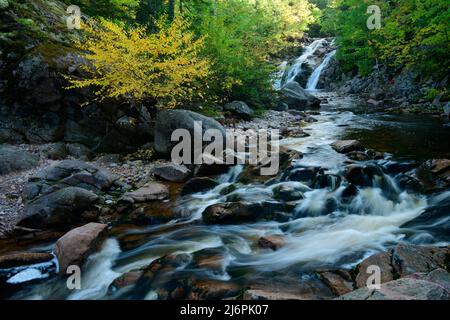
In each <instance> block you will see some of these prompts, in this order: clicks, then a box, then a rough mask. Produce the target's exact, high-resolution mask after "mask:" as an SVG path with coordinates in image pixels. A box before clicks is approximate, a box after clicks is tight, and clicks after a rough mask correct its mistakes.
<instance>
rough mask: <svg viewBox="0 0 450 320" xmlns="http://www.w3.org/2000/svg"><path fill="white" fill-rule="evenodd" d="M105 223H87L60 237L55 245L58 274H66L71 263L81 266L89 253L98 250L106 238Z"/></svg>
mask: <svg viewBox="0 0 450 320" xmlns="http://www.w3.org/2000/svg"><path fill="white" fill-rule="evenodd" d="M107 227H108V226H107V225H106V224H100V223H89V224H87V225H84V226H82V227H79V228H76V229H73V230H71V231H69V232H68V233H66V234H65V235H64V236H63V237H61V238H60V239H59V240H58V241H57V242H56V246H55V254H56V257H57V258H58V262H59V274H66V272H67V268H68V267H69V266H71V265H76V266H78V267H80V268H81V267H82V264H83V262H84V261H85V260H86V258H87V257H88V256H89V254H91V253H93V252H95V251H96V250H98V249H99V248H100V246H101V244H102V243H103V241H104V240H105V238H106V231H107Z"/></svg>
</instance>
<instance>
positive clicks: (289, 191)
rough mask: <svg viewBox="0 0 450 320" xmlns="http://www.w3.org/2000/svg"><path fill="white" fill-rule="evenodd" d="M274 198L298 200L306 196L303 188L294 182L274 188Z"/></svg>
mask: <svg viewBox="0 0 450 320" xmlns="http://www.w3.org/2000/svg"><path fill="white" fill-rule="evenodd" d="M273 195H274V198H275V199H277V200H282V201H296V200H301V199H303V198H304V195H303V193H302V191H301V190H299V189H298V188H296V187H295V186H293V185H292V184H281V185H279V186H277V187H275V188H274V189H273Z"/></svg>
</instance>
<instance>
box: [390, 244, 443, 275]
mask: <svg viewBox="0 0 450 320" xmlns="http://www.w3.org/2000/svg"><path fill="white" fill-rule="evenodd" d="M449 257H450V247H424V246H416V245H412V244H406V243H400V244H398V245H397V246H396V247H395V249H394V251H393V253H392V262H393V266H394V268H395V272H396V273H397V274H399V275H400V276H401V277H405V276H407V275H409V274H412V273H417V272H430V271H432V270H433V269H438V268H448V259H449Z"/></svg>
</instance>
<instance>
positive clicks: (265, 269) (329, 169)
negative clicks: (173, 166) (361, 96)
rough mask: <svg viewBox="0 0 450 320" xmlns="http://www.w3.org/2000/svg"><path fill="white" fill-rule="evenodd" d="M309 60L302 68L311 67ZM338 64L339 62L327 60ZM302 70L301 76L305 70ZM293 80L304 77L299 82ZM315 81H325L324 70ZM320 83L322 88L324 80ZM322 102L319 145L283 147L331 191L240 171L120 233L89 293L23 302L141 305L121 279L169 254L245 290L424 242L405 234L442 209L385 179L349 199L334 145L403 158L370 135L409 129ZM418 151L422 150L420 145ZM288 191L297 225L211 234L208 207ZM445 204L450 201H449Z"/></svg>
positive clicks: (235, 227) (98, 258)
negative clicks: (277, 244)
mask: <svg viewBox="0 0 450 320" xmlns="http://www.w3.org/2000/svg"><path fill="white" fill-rule="evenodd" d="M321 43H322V44H323V41H316V42H315V44H314V43H313V44H312V45H311V46H310V48H309V49H308V50H307V51H308V55H310V54H311V52H314V50H315V49H316V48H317V47H318V46H319V45H320V44H321ZM305 54H306V53H305ZM305 54H304V55H303V56H302V57H300V58H299V59H298V60H297V61H302V60H303V61H304V60H305V59H306V58H305V57H304V56H305ZM331 57H332V53H330V54H329V55H328V56H327V57H326V59H328V58H329V59H331ZM323 64H324V63H322V64H321V66H322V65H323ZM296 68H297V69H298V70H301V63H299V64H298V66H297V67H296ZM319 68H320V66H319ZM323 68H324V67H322V69H321V70H323ZM292 76H294V74H291V75H290V76H289V77H292ZM313 76H314V77H315V78H317V79H318V78H319V77H320V71H319V72H318V74H316V75H314V74H313ZM311 81H312V83H313V85H312V86H314V87H315V85H314V83H317V81H316V79H314V80H311ZM317 94H318V95H322V96H327V97H328V98H329V100H330V103H329V104H328V105H327V107H324V108H323V110H321V112H320V115H317V116H315V118H316V119H317V120H318V121H317V122H315V123H312V124H310V125H308V126H306V127H305V128H304V130H305V131H306V132H307V133H309V134H310V136H309V137H306V138H297V139H286V140H283V141H282V145H286V146H289V147H290V148H292V149H296V150H298V151H301V152H302V153H303V154H304V157H303V158H302V159H300V160H298V161H297V162H296V163H295V164H294V168H293V169H291V172H292V171H295V170H296V169H300V168H309V167H320V168H321V169H322V170H323V172H324V173H325V174H326V175H327V176H328V177H330V178H332V177H335V178H332V179H331V183H329V184H327V185H326V186H324V187H317V186H311V185H309V186H308V185H306V184H304V183H301V182H297V181H290V180H289V178H287V175H286V174H281V175H280V176H279V177H278V179H277V180H276V181H273V182H272V183H267V184H263V183H259V182H254V183H250V184H243V183H239V177H240V175H241V174H242V172H243V170H244V167H243V166H235V167H232V168H231V169H230V171H229V172H228V173H227V174H224V175H222V176H220V177H219V178H218V181H219V182H220V185H218V186H217V187H216V188H214V189H213V190H211V191H208V192H204V193H198V194H193V195H189V196H186V197H184V198H180V199H179V200H178V201H177V203H176V210H179V211H180V212H183V214H184V217H185V218H182V219H178V220H174V221H171V222H169V223H165V224H161V225H149V226H144V227H143V226H139V227H138V226H135V227H133V226H123V227H122V228H116V229H115V231H114V236H112V237H111V238H110V239H108V240H107V242H106V243H105V245H104V246H103V249H102V250H101V251H100V252H98V253H96V254H94V255H92V256H90V257H89V259H88V261H87V264H86V266H85V268H84V269H85V271H84V273H83V286H82V288H83V289H82V290H77V291H76V292H69V291H68V290H67V289H66V285H65V280H63V279H60V278H58V277H52V278H51V279H49V280H46V281H41V282H39V283H38V284H35V285H30V286H27V287H26V288H24V289H23V290H22V291H20V292H19V293H17V294H16V295H15V296H14V298H16V299H23V298H32V299H48V298H54V299H114V298H130V297H136V294H135V292H133V289H128V291H120V292H118V293H117V292H116V293H111V292H110V291H108V286H109V285H110V283H111V282H112V281H113V280H114V279H115V278H117V277H118V276H120V275H121V274H124V273H126V272H128V271H132V270H137V269H140V268H144V267H146V266H148V265H149V264H150V263H151V262H152V261H154V260H155V259H158V258H160V257H162V256H165V255H168V254H182V253H183V254H185V255H186V256H187V257H188V258H187V261H186V263H185V264H183V265H181V266H180V267H179V269H180V272H181V271H182V272H183V273H184V275H185V276H189V275H195V276H199V275H201V276H202V277H205V278H208V279H218V280H238V279H239V281H242V279H244V280H245V279H247V278H250V277H252V276H254V275H255V274H259V275H262V276H264V275H266V276H267V277H269V278H270V277H273V272H277V271H281V272H283V271H284V270H304V271H305V272H308V271H310V270H314V269H315V268H340V267H345V268H349V267H351V266H354V265H355V264H357V263H358V262H360V261H361V260H362V259H363V258H365V257H367V256H368V255H370V254H373V253H374V252H378V251H382V250H385V249H387V248H389V247H391V246H392V245H395V244H396V243H397V242H399V241H402V240H409V239H421V237H420V234H421V232H422V231H420V230H416V231H415V230H411V229H408V230H406V229H405V228H403V227H402V225H403V224H405V223H406V222H408V221H410V220H412V219H414V218H416V217H418V216H419V215H420V214H421V213H422V212H423V210H424V209H425V208H427V207H428V206H431V205H434V204H435V203H436V201H440V200H439V199H437V198H429V197H427V196H425V195H421V194H418V193H410V192H408V191H406V190H402V189H401V188H400V187H399V186H398V184H397V182H396V179H395V177H394V176H390V175H388V174H386V173H384V172H382V171H380V172H378V173H377V174H375V176H374V177H373V179H372V181H371V184H370V185H367V186H365V187H360V188H359V193H358V194H357V195H356V196H354V197H353V198H351V199H348V198H346V197H343V193H344V190H346V188H347V186H348V183H347V182H346V181H345V180H342V181H341V179H340V178H339V177H340V176H342V175H343V172H344V171H345V168H346V165H347V164H346V161H348V160H349V159H348V158H347V157H346V156H345V155H342V154H339V153H337V152H335V151H334V150H333V149H332V148H331V146H330V144H331V143H332V142H334V141H335V140H336V139H339V138H343V137H348V136H353V137H358V138H359V137H360V136H364V137H365V138H364V139H363V142H364V143H367V144H368V145H369V146H373V147H376V148H375V149H377V150H378V149H381V151H384V152H390V151H395V150H396V147H390V146H389V142H388V141H385V140H383V139H382V140H381V141H378V140H377V137H374V136H372V137H369V135H370V134H369V133H370V132H372V131H373V130H374V128H378V129H377V130H376V132H380V131H383V130H390V128H391V127H400V128H401V127H402V126H407V125H408V123H409V122H408V120H403V119H401V118H394V119H390V121H391V122H389V121H387V120H386V119H385V117H383V116H382V115H373V114H368V113H367V112H365V111H364V108H358V105H357V102H355V100H353V99H352V98H349V97H346V98H342V97H338V96H336V95H334V94H332V93H323V92H318V93H317ZM355 110H359V111H358V112H356V111H355ZM405 121H406V122H405ZM386 122H389V123H386ZM405 123H406V124H405ZM425 127H426V126H425ZM383 128H384V129H383ZM414 130H415V131H422V130H423V123H420V122H416V123H414ZM440 130H443V131H440ZM445 130H447V129H445V127H444V126H442V125H440V126H439V127H438V126H437V124H435V132H436V134H437V135H439V134H447V137H448V136H449V135H448V132H446V131H445ZM417 139H424V136H418V138H417ZM370 141H372V143H370ZM416 143H419V141H417V140H416ZM421 143H426V142H425V141H421ZM383 146H385V147H383ZM409 151H410V153H406V154H401V155H399V156H398V157H397V155H396V154H395V153H394V152H392V153H391V154H386V156H387V158H388V159H389V161H397V160H398V161H400V158H401V161H408V160H409V158H408V157H410V158H414V157H415V154H414V150H409ZM434 151H436V150H434ZM424 152H426V150H425V151H424ZM436 153H437V151H436ZM386 161H388V160H377V161H369V162H367V163H366V164H371V165H379V166H382V165H383V164H385V163H386ZM230 185H234V187H235V190H234V191H233V192H232V193H230V194H227V195H224V192H223V191H224V190H225V189H227V188H228V187H229V186H230ZM279 186H285V187H289V188H291V189H294V190H298V191H300V192H302V193H303V195H304V198H303V199H300V200H296V201H293V202H292V203H290V205H291V206H292V208H293V209H292V218H291V219H290V220H288V221H284V222H277V221H260V222H255V223H241V224H230V225H205V224H204V223H203V221H202V212H203V211H204V209H205V208H206V207H208V206H210V205H212V204H216V203H221V202H225V201H226V199H227V198H229V197H235V198H239V199H240V200H241V201H246V202H252V203H256V202H262V201H269V202H270V201H276V200H275V197H274V190H275V189H277V188H278V187H279ZM445 196H446V194H443V195H440V197H445ZM436 199H437V200H436ZM411 233H412V236H411ZM263 236H281V237H282V238H283V241H284V242H285V245H284V246H283V247H281V248H280V249H278V250H276V251H272V250H268V249H261V248H259V247H258V245H257V240H258V239H259V238H260V237H263ZM414 236H415V237H414ZM444 242H445V241H443V239H439V238H433V237H428V238H427V243H433V244H436V243H439V244H442V243H444ZM208 250H210V251H213V252H219V253H220V254H219V257H220V258H219V260H220V266H219V268H214V269H213V270H212V269H210V268H206V267H202V266H199V265H193V264H192V263H191V260H192V257H193V256H194V255H196V254H197V253H198V252H200V251H201V252H205V251H206V252H207V251H208ZM138 298H140V299H155V298H157V295H156V293H155V292H154V291H152V290H150V289H148V290H147V291H146V292H144V293H143V294H141V295H139V296H138Z"/></svg>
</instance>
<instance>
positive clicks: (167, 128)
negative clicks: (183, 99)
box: [155, 110, 225, 155]
mask: <svg viewBox="0 0 450 320" xmlns="http://www.w3.org/2000/svg"><path fill="white" fill-rule="evenodd" d="M195 121H201V123H202V130H203V132H202V134H204V133H205V131H206V130H208V129H216V130H219V131H220V132H221V133H222V135H223V137H224V138H225V129H224V127H223V126H222V125H221V124H220V123H219V122H217V121H216V120H214V119H212V118H208V117H205V116H203V115H201V114H198V113H195V112H192V111H188V110H163V111H161V112H159V113H158V115H157V117H156V127H155V150H156V151H157V152H159V153H162V154H167V155H169V154H170V153H171V152H172V148H173V147H174V146H175V145H176V144H177V143H176V142H172V141H171V137H172V132H173V131H174V130H176V129H186V130H188V131H189V132H190V134H191V137H194V122H195Z"/></svg>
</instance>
